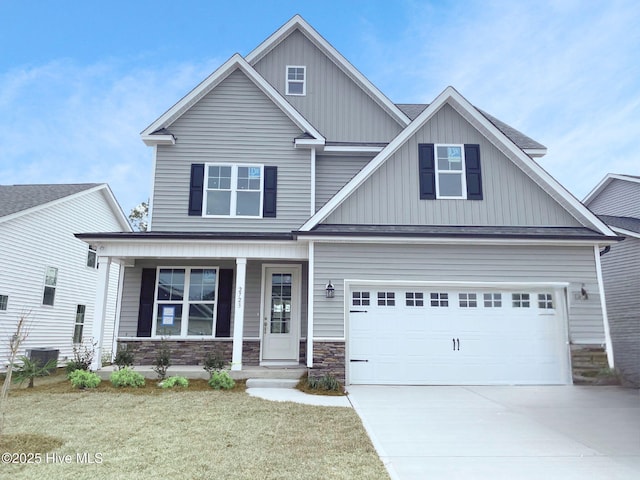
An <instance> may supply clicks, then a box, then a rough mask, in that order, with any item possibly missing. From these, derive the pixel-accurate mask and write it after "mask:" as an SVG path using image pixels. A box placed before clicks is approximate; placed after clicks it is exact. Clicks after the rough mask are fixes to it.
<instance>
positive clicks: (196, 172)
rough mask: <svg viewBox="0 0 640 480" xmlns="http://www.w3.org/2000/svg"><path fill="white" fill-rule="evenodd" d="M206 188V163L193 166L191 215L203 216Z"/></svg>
mask: <svg viewBox="0 0 640 480" xmlns="http://www.w3.org/2000/svg"><path fill="white" fill-rule="evenodd" d="M203 187H204V163H194V164H192V165H191V182H190V184H189V215H190V216H197V217H200V216H202V195H203V190H202V188H203Z"/></svg>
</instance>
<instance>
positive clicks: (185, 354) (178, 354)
mask: <svg viewBox="0 0 640 480" xmlns="http://www.w3.org/2000/svg"><path fill="white" fill-rule="evenodd" d="M163 343H164V344H165V345H166V346H168V347H169V351H170V352H171V363H172V364H173V365H202V362H203V360H204V358H205V357H206V356H207V354H208V353H212V354H213V353H217V354H218V355H220V356H222V357H223V358H224V359H225V360H226V361H227V362H229V363H231V355H232V351H233V342H232V341H231V340H226V339H225V340H198V341H194V340H118V350H120V349H123V348H126V349H127V350H129V351H131V352H133V359H134V365H153V364H155V359H156V353H157V352H158V349H159V348H160V345H162V344H163ZM259 361H260V341H258V340H245V341H244V342H243V343H242V363H243V364H244V365H258V363H259Z"/></svg>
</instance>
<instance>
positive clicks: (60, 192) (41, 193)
mask: <svg viewBox="0 0 640 480" xmlns="http://www.w3.org/2000/svg"><path fill="white" fill-rule="evenodd" d="M99 185H102V184H100V183H72V184H39V185H0V217H5V216H7V215H11V214H13V213H17V212H21V211H23V210H28V209H30V208H33V207H37V206H40V205H44V204H45V203H49V202H53V201H54V200H59V199H61V198H64V197H68V196H70V195H74V194H76V193H79V192H82V191H85V190H89V189H91V188H94V187H97V186H99Z"/></svg>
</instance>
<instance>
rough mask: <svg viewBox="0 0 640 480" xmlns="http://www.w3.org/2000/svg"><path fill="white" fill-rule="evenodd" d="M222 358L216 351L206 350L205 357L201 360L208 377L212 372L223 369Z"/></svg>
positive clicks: (223, 362)
mask: <svg viewBox="0 0 640 480" xmlns="http://www.w3.org/2000/svg"><path fill="white" fill-rule="evenodd" d="M225 363H226V362H225V361H224V359H223V358H222V357H221V356H220V355H219V354H218V353H217V352H216V353H211V352H208V353H207V355H206V357H204V361H203V362H202V368H204V369H205V370H206V371H207V373H209V378H211V376H212V375H213V372H219V371H220V370H222V369H224V366H225Z"/></svg>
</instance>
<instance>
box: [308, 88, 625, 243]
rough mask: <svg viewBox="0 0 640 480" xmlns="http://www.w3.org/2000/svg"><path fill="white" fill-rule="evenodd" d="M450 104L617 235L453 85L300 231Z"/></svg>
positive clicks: (578, 212)
mask: <svg viewBox="0 0 640 480" xmlns="http://www.w3.org/2000/svg"><path fill="white" fill-rule="evenodd" d="M445 104H449V105H450V106H451V107H452V108H454V109H455V110H456V111H457V112H458V113H459V114H460V115H462V116H463V117H464V118H465V119H466V120H467V121H468V122H470V123H471V124H472V125H473V126H474V127H475V128H476V129H478V131H479V132H480V133H481V134H482V135H484V136H485V137H486V138H487V139H488V140H489V141H490V142H492V143H494V144H496V145H502V146H503V147H504V148H502V150H503V151H504V153H505V154H507V156H508V157H509V158H510V159H511V160H512V161H513V162H514V163H515V164H516V165H517V166H518V167H519V168H520V169H521V170H522V171H523V172H524V173H525V174H526V175H528V176H529V177H530V178H531V179H532V180H533V181H534V182H536V183H537V184H538V185H539V186H540V187H541V188H542V189H543V190H544V191H546V192H547V193H548V194H550V195H551V196H552V197H553V198H554V199H555V200H556V201H558V202H559V203H561V204H562V205H563V206H564V208H565V209H567V211H569V212H570V213H571V214H572V215H574V217H575V218H577V219H578V220H579V221H580V222H581V223H582V224H583V225H585V226H588V227H592V228H593V229H594V230H597V231H599V232H600V233H602V234H604V235H606V236H615V233H614V232H613V231H611V229H609V227H607V225H606V224H605V223H603V222H602V221H601V220H600V219H599V218H598V217H597V216H596V215H595V214H593V212H591V211H590V210H589V209H588V208H586V207H585V206H584V205H583V204H582V203H580V202H579V201H578V200H577V199H576V198H575V197H574V196H573V195H571V193H569V191H567V190H566V189H565V188H564V187H563V186H562V185H560V183H558V181H557V180H556V179H554V178H553V177H552V176H551V175H549V174H548V173H547V172H546V171H545V170H544V169H543V168H542V167H540V165H538V164H537V163H536V162H535V161H534V160H533V159H532V158H531V157H529V156H528V155H527V154H526V153H524V152H523V151H522V150H521V149H520V148H518V147H517V146H516V145H515V144H514V143H513V142H512V141H511V140H510V139H509V138H508V137H507V136H506V135H505V133H504V132H502V131H501V130H500V129H498V128H497V127H496V126H495V125H494V124H493V123H492V122H490V121H489V120H488V119H487V118H486V117H485V116H484V115H483V114H482V113H481V112H480V111H479V110H478V109H477V108H475V107H474V106H473V105H471V104H470V103H469V101H468V100H467V99H466V98H464V97H463V96H462V95H460V93H458V91H457V90H455V89H454V88H453V87H447V88H446V89H445V90H444V91H443V92H442V93H441V94H440V95H438V97H437V98H436V99H435V100H434V101H433V103H431V104H430V105H429V106H428V107H427V108H425V109H424V110H423V111H422V113H420V115H418V117H417V118H416V119H415V120H414V121H413V122H412V123H411V124H410V125H409V126H408V127H406V128H405V129H404V130H403V131H402V132H401V133H400V134H398V135H397V136H396V137H395V138H394V139H393V140H392V141H391V142H390V143H389V144H388V145H387V146H386V147H385V148H384V149H383V150H382V151H381V152H380V153H379V154H378V155H377V156H376V157H375V158H374V159H373V160H371V162H369V163H368V164H367V165H366V166H365V167H364V168H363V169H362V170H360V172H359V173H358V174H357V175H356V176H355V177H353V178H352V179H351V181H349V182H348V183H347V184H346V185H345V186H344V187H343V188H342V189H341V190H340V191H339V192H338V193H336V194H335V195H334V196H333V197H332V198H331V199H330V200H329V201H328V202H327V203H325V204H324V206H323V207H322V208H321V209H320V210H318V211H317V212H316V213H315V215H313V216H312V217H311V218H310V219H309V220H308V221H307V222H306V223H305V224H304V225H303V226H302V227H301V228H300V230H301V231H309V230H312V229H313V228H314V227H315V226H316V225H318V224H319V223H320V222H322V221H323V220H324V219H326V218H327V216H328V215H330V214H331V212H333V211H334V210H335V209H336V208H337V207H338V206H339V205H340V204H341V203H342V202H343V201H344V200H345V199H346V198H347V197H349V196H350V195H351V193H353V192H354V191H355V190H356V189H357V188H358V187H359V186H360V185H362V183H364V181H365V180H367V179H368V178H369V177H370V176H371V175H372V174H373V173H374V172H375V171H376V170H377V169H378V168H379V167H380V166H381V165H382V164H383V163H384V162H386V161H387V159H388V158H390V157H391V156H392V155H393V154H394V153H395V152H396V151H397V150H398V149H399V148H400V147H401V146H402V145H404V143H405V142H406V141H407V140H409V139H410V138H411V137H412V136H413V135H414V134H415V133H416V132H417V131H418V130H419V129H420V128H422V127H423V126H424V125H425V124H426V123H427V122H428V121H429V120H430V119H431V118H432V117H433V115H435V114H436V113H437V112H438V111H439V110H440V108H441V107H442V106H443V105H445Z"/></svg>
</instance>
